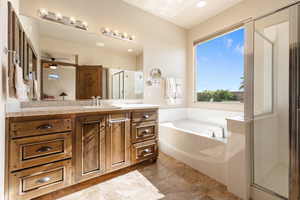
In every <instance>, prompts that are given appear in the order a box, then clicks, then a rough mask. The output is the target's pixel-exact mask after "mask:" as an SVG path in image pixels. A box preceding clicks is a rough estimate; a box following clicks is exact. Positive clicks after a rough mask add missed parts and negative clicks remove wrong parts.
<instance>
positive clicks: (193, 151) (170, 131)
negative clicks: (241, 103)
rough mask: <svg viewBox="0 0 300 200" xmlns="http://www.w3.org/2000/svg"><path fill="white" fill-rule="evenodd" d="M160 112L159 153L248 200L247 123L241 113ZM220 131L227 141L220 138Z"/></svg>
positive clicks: (204, 110) (204, 111) (212, 111)
mask: <svg viewBox="0 0 300 200" xmlns="http://www.w3.org/2000/svg"><path fill="white" fill-rule="evenodd" d="M159 112H160V124H159V130H160V131H159V148H160V151H161V152H163V153H166V154H168V155H170V156H172V157H174V158H175V159H176V160H179V161H181V162H183V163H185V164H187V165H189V166H191V167H192V168H194V169H196V170H198V171H200V172H202V173H204V174H206V175H208V176H210V177H212V178H214V179H216V180H217V181H219V182H221V183H223V184H224V185H226V186H227V188H228V190H229V191H230V192H232V193H234V194H235V195H236V196H238V197H240V198H242V199H247V198H246V197H247V195H248V194H247V189H246V188H247V186H246V183H247V182H246V179H247V173H246V166H245V162H246V150H245V147H246V126H247V123H245V122H244V120H243V117H242V115H243V114H242V113H239V112H225V111H218V110H208V109H197V108H196V109H195V108H186V109H184V108H179V109H160V111H159ZM221 127H222V128H224V131H225V136H226V138H223V137H222V132H221V130H222V129H221ZM212 132H214V133H215V134H214V137H213V135H212ZM237 174H238V175H237Z"/></svg>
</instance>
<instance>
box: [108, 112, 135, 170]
mask: <svg viewBox="0 0 300 200" xmlns="http://www.w3.org/2000/svg"><path fill="white" fill-rule="evenodd" d="M108 124H109V125H108V131H107V135H106V145H107V148H106V150H107V151H106V168H107V170H108V171H114V170H117V169H121V168H124V167H126V166H128V165H130V118H129V113H122V114H113V115H110V116H109V122H108Z"/></svg>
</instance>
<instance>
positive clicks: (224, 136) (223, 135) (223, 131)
mask: <svg viewBox="0 0 300 200" xmlns="http://www.w3.org/2000/svg"><path fill="white" fill-rule="evenodd" d="M221 129H222V138H224V139H225V138H226V134H225V128H224V127H221Z"/></svg>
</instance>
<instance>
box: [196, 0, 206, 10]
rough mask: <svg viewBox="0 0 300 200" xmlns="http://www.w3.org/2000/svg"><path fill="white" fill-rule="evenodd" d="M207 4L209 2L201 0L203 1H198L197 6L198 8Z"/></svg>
mask: <svg viewBox="0 0 300 200" xmlns="http://www.w3.org/2000/svg"><path fill="white" fill-rule="evenodd" d="M206 4H207V2H206V1H204V0H201V1H199V2H198V3H197V7H198V8H203V7H205V6H206Z"/></svg>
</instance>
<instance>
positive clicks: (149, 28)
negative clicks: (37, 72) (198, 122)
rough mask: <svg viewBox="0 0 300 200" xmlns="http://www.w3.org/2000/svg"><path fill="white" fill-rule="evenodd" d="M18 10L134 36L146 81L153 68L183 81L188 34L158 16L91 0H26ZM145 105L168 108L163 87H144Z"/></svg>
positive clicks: (112, 2)
mask: <svg viewBox="0 0 300 200" xmlns="http://www.w3.org/2000/svg"><path fill="white" fill-rule="evenodd" d="M90 5H93V6H90ZM20 8H21V13H23V14H26V15H29V16H35V17H36V15H37V10H38V9H39V8H45V9H48V10H50V11H57V12H60V13H62V14H63V15H67V16H74V17H78V18H81V19H83V20H86V21H87V22H88V23H89V31H91V32H95V33H99V31H100V28H103V27H109V28H112V29H118V30H119V31H124V32H127V33H130V34H134V35H135V36H136V38H137V43H138V44H141V45H142V46H143V48H144V55H143V56H144V73H145V80H147V77H148V74H149V72H150V70H151V69H152V68H155V67H159V68H161V69H162V71H163V76H164V77H167V76H173V77H175V78H183V79H184V82H185V77H186V76H185V74H186V38H187V31H186V30H185V29H183V28H180V27H178V26H176V25H174V24H172V23H170V22H167V21H165V20H162V19H161V18H159V17H156V16H153V15H151V14H148V13H146V12H144V11H142V10H140V9H138V8H135V7H132V6H130V5H128V4H126V3H124V2H122V1H120V0H109V1H107V0H90V1H89V2H88V3H86V1H82V0H65V1H61V0H51V1H49V0H26V1H21V5H20ZM87 10H88V11H89V12H86V11H87ZM145 103H155V104H160V105H162V106H167V105H166V103H165V100H164V92H163V88H162V87H161V86H160V87H145ZM182 105H185V102H183V104H182ZM179 106H180V105H179Z"/></svg>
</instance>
